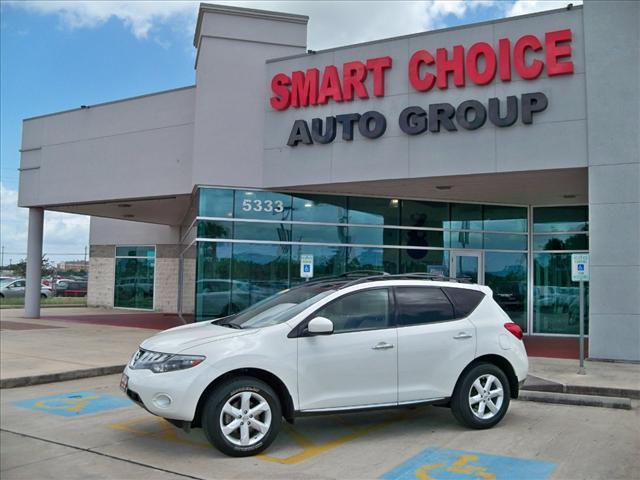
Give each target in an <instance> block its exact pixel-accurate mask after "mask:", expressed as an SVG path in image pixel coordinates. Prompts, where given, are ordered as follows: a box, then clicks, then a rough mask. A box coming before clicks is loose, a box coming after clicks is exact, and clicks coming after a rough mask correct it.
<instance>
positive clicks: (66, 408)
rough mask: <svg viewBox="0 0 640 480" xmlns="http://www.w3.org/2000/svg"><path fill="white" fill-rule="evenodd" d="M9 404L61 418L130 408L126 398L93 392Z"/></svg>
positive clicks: (65, 394) (129, 402)
mask: <svg viewBox="0 0 640 480" xmlns="http://www.w3.org/2000/svg"><path fill="white" fill-rule="evenodd" d="M11 404H12V405H15V406H16V407H21V408H28V409H31V410H39V411H41V412H46V413H51V414H53V415H60V416H62V417H75V416H77V415H86V414H89V413H96V412H103V411H106V410H114V409H116V408H123V407H128V406H131V404H132V402H131V401H130V400H128V399H126V398H123V397H117V396H115V395H106V394H99V393H94V392H73V393H64V394H62V395H50V396H48V397H38V398H32V399H31V400H18V401H14V402H11Z"/></svg>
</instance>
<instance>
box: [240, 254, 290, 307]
mask: <svg viewBox="0 0 640 480" xmlns="http://www.w3.org/2000/svg"><path fill="white" fill-rule="evenodd" d="M290 251H291V247H290V246H289V245H264V244H251V243H235V244H233V259H232V262H231V268H232V271H233V279H234V281H238V282H239V283H240V285H239V287H241V288H235V285H234V288H233V291H232V292H231V301H232V303H233V304H234V305H237V306H241V305H243V307H242V308H246V307H247V306H249V305H251V304H253V303H255V302H257V301H259V300H262V299H263V298H267V297H268V296H270V295H273V294H274V293H277V292H279V291H280V290H284V289H285V288H288V287H289V261H290V258H289V257H290Z"/></svg>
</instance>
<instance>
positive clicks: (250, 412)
mask: <svg viewBox="0 0 640 480" xmlns="http://www.w3.org/2000/svg"><path fill="white" fill-rule="evenodd" d="M270 427H271V407H269V403H268V402H267V401H266V400H265V399H264V397H263V396H262V395H259V394H258V393H255V392H250V391H244V392H239V393H236V394H235V395H233V396H232V397H231V398H229V400H227V401H226V403H225V404H224V407H222V411H221V412H220V429H221V431H222V435H224V437H225V438H226V439H227V441H229V442H230V443H232V444H234V445H239V446H242V447H251V446H253V445H255V444H257V443H258V442H260V441H261V440H262V439H263V438H264V437H265V435H266V434H267V433H268V432H269V428H270Z"/></svg>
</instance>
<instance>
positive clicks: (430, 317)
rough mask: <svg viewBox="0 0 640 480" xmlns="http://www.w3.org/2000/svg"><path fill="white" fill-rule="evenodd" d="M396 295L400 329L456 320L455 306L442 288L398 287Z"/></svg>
mask: <svg viewBox="0 0 640 480" xmlns="http://www.w3.org/2000/svg"><path fill="white" fill-rule="evenodd" d="M395 293H396V309H397V323H398V326H399V327H402V326H409V325H422V324H425V323H433V322H443V321H447V320H453V319H454V318H455V315H454V311H453V305H451V302H450V301H449V299H448V298H447V296H446V295H445V294H444V293H443V291H442V290H441V289H440V288H436V287H397V288H396V289H395Z"/></svg>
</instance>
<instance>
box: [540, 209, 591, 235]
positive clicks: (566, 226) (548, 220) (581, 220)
mask: <svg viewBox="0 0 640 480" xmlns="http://www.w3.org/2000/svg"><path fill="white" fill-rule="evenodd" d="M588 219H589V210H588V207H587V206H586V205H583V206H577V207H536V208H534V209H533V231H534V232H536V233H540V232H586V231H588V230H589V220H588Z"/></svg>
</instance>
